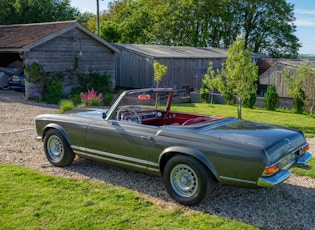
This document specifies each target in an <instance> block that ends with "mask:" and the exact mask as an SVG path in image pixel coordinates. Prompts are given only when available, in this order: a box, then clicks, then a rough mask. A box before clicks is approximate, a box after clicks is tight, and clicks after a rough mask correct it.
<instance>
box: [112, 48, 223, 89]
mask: <svg viewBox="0 0 315 230" xmlns="http://www.w3.org/2000/svg"><path fill="white" fill-rule="evenodd" d="M115 46H116V47H117V48H118V49H119V50H120V55H119V65H117V69H116V85H117V86H119V87H123V88H145V87H155V86H156V83H155V82H154V70H153V62H154V61H157V62H159V63H161V64H163V65H166V66H167V67H168V71H167V74H166V76H165V77H164V78H163V79H162V81H161V82H160V83H159V86H160V87H172V88H174V89H183V88H185V87H189V88H193V89H195V90H196V89H200V87H201V83H202V82H201V81H202V79H203V77H204V74H205V73H206V72H207V68H208V66H209V62H210V61H211V62H213V66H214V68H219V69H220V68H221V64H222V63H223V62H224V61H225V60H226V58H227V53H226V50H223V49H215V48H195V47H183V46H159V45H136V44H115Z"/></svg>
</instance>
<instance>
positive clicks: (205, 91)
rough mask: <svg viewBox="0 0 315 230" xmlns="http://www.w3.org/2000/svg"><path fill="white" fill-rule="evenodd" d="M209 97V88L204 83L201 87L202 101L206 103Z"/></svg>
mask: <svg viewBox="0 0 315 230" xmlns="http://www.w3.org/2000/svg"><path fill="white" fill-rule="evenodd" d="M208 98H209V89H208V88H207V86H206V85H204V84H202V87H201V89H200V99H201V100H202V102H204V103H206V102H207V101H208Z"/></svg>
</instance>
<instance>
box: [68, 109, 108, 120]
mask: <svg viewBox="0 0 315 230" xmlns="http://www.w3.org/2000/svg"><path fill="white" fill-rule="evenodd" d="M107 111H108V109H107V108H103V109H101V108H95V107H84V108H76V109H73V110H69V111H66V112H64V113H63V114H67V115H72V116H78V117H88V118H90V119H93V120H101V119H104V117H106V113H107Z"/></svg>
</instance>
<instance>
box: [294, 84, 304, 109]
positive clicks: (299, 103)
mask: <svg viewBox="0 0 315 230" xmlns="http://www.w3.org/2000/svg"><path fill="white" fill-rule="evenodd" d="M305 99H306V96H305V92H304V91H303V89H301V88H300V89H299V96H295V97H294V99H293V107H294V109H295V111H296V113H298V114H302V113H303V110H304V105H305V104H304V100H305Z"/></svg>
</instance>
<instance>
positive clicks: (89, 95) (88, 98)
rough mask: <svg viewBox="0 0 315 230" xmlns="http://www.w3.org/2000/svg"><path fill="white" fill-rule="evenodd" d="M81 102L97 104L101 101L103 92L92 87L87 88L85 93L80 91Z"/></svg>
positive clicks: (87, 104)
mask: <svg viewBox="0 0 315 230" xmlns="http://www.w3.org/2000/svg"><path fill="white" fill-rule="evenodd" d="M81 102H82V103H83V104H85V105H86V106H99V105H102V102H103V94H102V93H99V94H97V92H96V91H95V90H94V89H92V90H88V91H87V92H86V93H81Z"/></svg>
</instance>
